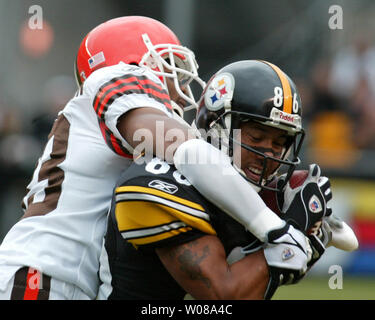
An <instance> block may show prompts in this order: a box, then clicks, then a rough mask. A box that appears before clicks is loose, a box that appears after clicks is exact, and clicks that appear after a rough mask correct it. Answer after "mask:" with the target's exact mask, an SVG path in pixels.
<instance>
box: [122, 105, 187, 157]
mask: <svg viewBox="0 0 375 320" xmlns="http://www.w3.org/2000/svg"><path fill="white" fill-rule="evenodd" d="M157 126H158V127H157ZM145 128H147V131H148V132H149V133H150V134H151V137H152V145H151V146H149V145H148V147H150V148H152V151H153V154H154V155H156V156H157V157H159V158H160V159H162V160H166V161H168V162H173V154H174V151H175V150H176V149H177V147H178V146H179V145H180V144H182V143H183V142H184V141H187V140H188V139H191V138H194V136H189V131H188V130H189V127H188V126H186V125H184V124H182V123H180V122H178V121H177V120H175V119H172V118H169V117H168V116H167V115H166V114H165V113H163V112H162V111H159V110H157V109H155V108H147V107H145V108H137V109H134V110H130V111H129V112H127V113H125V114H124V115H123V116H122V117H120V119H119V122H118V124H117V129H118V130H119V132H120V133H121V135H122V136H123V137H124V139H125V140H126V141H127V142H128V143H129V144H130V145H131V146H132V147H133V148H135V147H136V146H137V145H138V144H140V143H142V142H143V141H144V140H145V139H144V138H142V140H137V139H135V137H136V136H135V133H136V132H137V131H138V130H142V129H143V130H145ZM172 129H173V130H172ZM168 131H169V132H168ZM138 132H141V135H142V131H138Z"/></svg>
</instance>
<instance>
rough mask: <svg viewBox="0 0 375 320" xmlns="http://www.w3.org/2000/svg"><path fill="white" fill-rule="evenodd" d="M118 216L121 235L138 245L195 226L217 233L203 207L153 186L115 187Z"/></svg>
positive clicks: (158, 239)
mask: <svg viewBox="0 0 375 320" xmlns="http://www.w3.org/2000/svg"><path fill="white" fill-rule="evenodd" d="M115 200H116V208H115V216H116V221H117V226H118V229H119V231H120V233H121V235H122V237H123V238H124V239H126V240H128V241H129V242H131V243H133V244H135V245H145V244H151V243H153V244H154V243H156V242H159V241H161V240H165V239H168V238H173V237H175V236H178V235H181V234H182V233H187V232H188V231H190V230H192V229H193V228H194V229H196V230H199V231H200V232H203V233H205V234H212V235H215V234H216V231H215V230H214V229H213V227H212V226H211V223H210V221H209V220H210V218H209V216H208V214H207V213H206V212H205V211H204V209H203V207H202V206H201V205H199V204H197V203H194V202H191V201H189V200H186V199H182V198H180V197H176V196H173V195H170V194H167V193H165V192H162V191H159V190H154V189H152V188H146V187H138V186H126V187H119V188H117V189H116V198H115Z"/></svg>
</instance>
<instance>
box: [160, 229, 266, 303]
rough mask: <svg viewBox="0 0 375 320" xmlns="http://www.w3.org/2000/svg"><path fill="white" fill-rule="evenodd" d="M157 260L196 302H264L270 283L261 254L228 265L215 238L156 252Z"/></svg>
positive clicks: (204, 238) (202, 239)
mask: <svg viewBox="0 0 375 320" xmlns="http://www.w3.org/2000/svg"><path fill="white" fill-rule="evenodd" d="M156 252H157V254H158V256H159V258H160V260H161V261H162V263H163V264H164V266H165V267H166V269H167V270H168V271H169V273H170V274H171V275H172V276H173V278H174V279H175V280H176V281H177V282H178V283H179V284H180V286H181V287H182V288H184V290H185V291H186V292H187V293H189V294H190V295H192V296H193V297H194V298H195V299H203V300H204V299H206V300H207V299H212V300H218V299H224V300H234V299H251V300H255V299H263V298H264V293H265V291H266V288H267V284H268V281H269V273H268V266H267V263H266V260H265V258H264V254H263V250H259V251H257V252H255V253H252V254H250V255H248V256H246V257H244V258H243V259H241V260H239V261H237V262H235V263H233V264H232V265H229V264H228V263H227V260H226V256H225V251H224V247H223V245H222V243H221V241H220V240H219V238H218V237H216V236H209V235H207V236H203V237H201V238H199V239H197V240H194V241H191V242H188V243H186V244H183V245H179V246H174V247H165V248H159V249H157V250H156Z"/></svg>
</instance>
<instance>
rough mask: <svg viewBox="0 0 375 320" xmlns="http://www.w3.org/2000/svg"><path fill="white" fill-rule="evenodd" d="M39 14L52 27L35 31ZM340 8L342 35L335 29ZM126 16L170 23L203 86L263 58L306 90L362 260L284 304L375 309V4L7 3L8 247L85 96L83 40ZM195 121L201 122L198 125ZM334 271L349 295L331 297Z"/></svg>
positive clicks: (293, 292) (0, 96)
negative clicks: (361, 302) (316, 302)
mask: <svg viewBox="0 0 375 320" xmlns="http://www.w3.org/2000/svg"><path fill="white" fill-rule="evenodd" d="M32 5H39V6H40V7H41V8H42V13H43V19H44V20H43V28H42V29H41V30H38V29H36V30H33V29H30V28H29V25H28V23H29V20H30V18H32V16H33V13H34V11H31V12H29V9H30V7H31V6H32ZM332 5H339V6H340V7H341V8H342V11H343V28H342V29H331V28H330V27H329V24H328V21H329V19H330V18H331V17H332V15H333V14H332V13H329V8H330V7H331V6H332ZM123 15H146V16H150V17H153V18H156V19H159V20H161V21H162V22H164V23H165V24H167V25H168V26H169V27H170V28H171V29H172V30H174V31H175V33H176V34H177V35H178V36H179V38H180V39H181V41H182V43H183V44H184V45H186V46H188V47H190V48H191V49H193V50H194V51H195V53H196V56H197V58H198V62H199V65H200V74H201V76H202V78H203V79H204V80H206V81H207V80H208V78H209V76H210V75H211V74H212V73H213V72H214V71H215V70H217V69H218V68H220V67H221V66H223V65H225V64H227V63H229V62H231V61H235V60H240V59H264V60H268V61H270V62H273V63H275V64H277V65H278V66H280V67H281V68H282V69H284V70H285V71H286V72H287V73H288V74H289V75H290V76H291V77H292V78H293V79H294V80H295V82H296V83H297V86H298V87H299V90H300V93H301V95H302V101H303V106H304V125H305V128H306V131H307V140H306V141H305V147H304V150H303V160H304V165H306V164H308V163H311V162H317V163H319V164H320V165H321V167H322V168H323V172H324V174H325V175H328V176H330V177H331V178H332V184H333V187H332V189H333V194H334V203H333V210H334V212H335V213H336V214H337V215H338V216H340V217H342V218H343V219H344V220H345V221H347V222H348V223H349V224H350V225H351V226H352V227H353V228H354V229H355V231H356V232H357V235H358V238H359V241H360V249H359V250H358V251H356V252H354V253H350V254H348V253H344V252H339V251H338V250H336V249H333V248H330V249H328V251H327V254H326V255H325V257H323V258H322V261H321V262H320V264H319V265H317V266H315V267H314V268H313V270H312V271H311V273H310V274H309V275H308V277H307V279H306V280H304V281H302V282H301V283H300V284H298V285H297V286H289V287H283V288H281V289H280V290H279V292H278V293H277V294H276V296H275V298H276V299H374V298H375V180H374V178H375V125H374V123H375V39H374V31H375V19H374V16H375V3H374V2H373V1H372V0H332V1H326V0H314V1H309V0H285V1H272V0H252V1H248V0H236V1H231V2H230V3H229V2H228V1H225V0H199V1H198V0H164V1H163V0H152V1H151V0H142V1H130V0H123V1H115V0H78V1H76V0H64V1H61V0H39V1H29V0H17V1H12V0H0V39H1V41H0V48H1V50H0V61H1V63H0V110H1V112H0V240H1V239H2V238H3V237H4V235H5V234H6V232H7V231H8V230H9V228H10V227H11V226H12V225H13V224H14V223H15V222H16V221H17V220H18V219H19V218H20V216H21V215H22V212H21V206H20V204H21V200H22V197H23V196H24V194H25V188H26V185H27V183H28V182H29V180H30V177H31V173H32V170H33V168H34V166H35V162H36V161H37V159H38V157H39V154H40V152H41V150H42V147H43V144H44V143H45V141H46V137H47V134H48V132H49V129H50V126H51V123H52V122H53V120H54V117H55V115H56V113H57V111H58V110H60V109H61V108H62V107H63V106H64V104H65V103H66V101H67V100H68V99H70V97H71V96H72V95H73V94H74V92H75V90H76V88H75V82H74V76H73V62H74V59H75V54H76V51H77V48H78V46H79V44H80V41H81V39H82V38H83V37H84V36H85V34H86V33H87V32H88V31H90V29H92V28H93V27H94V26H96V25H97V24H99V23H101V22H104V21H106V20H108V19H111V18H114V17H118V16H123ZM190 116H191V115H190ZM332 265H337V266H340V267H341V268H342V270H343V286H342V289H335V290H333V289H330V288H329V285H328V284H329V280H330V277H332V276H333V274H330V273H329V267H330V266H332Z"/></svg>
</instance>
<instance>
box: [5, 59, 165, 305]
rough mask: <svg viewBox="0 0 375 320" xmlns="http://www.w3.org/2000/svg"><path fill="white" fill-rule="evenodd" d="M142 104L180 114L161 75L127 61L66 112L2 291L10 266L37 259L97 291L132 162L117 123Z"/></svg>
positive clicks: (11, 251) (8, 259) (55, 273)
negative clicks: (121, 184) (115, 197)
mask: <svg viewBox="0 0 375 320" xmlns="http://www.w3.org/2000/svg"><path fill="white" fill-rule="evenodd" d="M139 107H153V108H157V109H159V110H162V111H164V112H165V113H166V114H167V115H169V116H171V114H172V112H171V109H172V108H171V105H170V100H169V96H168V93H167V92H166V90H165V88H164V86H163V84H162V82H161V81H160V80H159V78H158V77H156V76H155V75H154V74H152V73H150V72H149V71H147V70H145V69H141V68H139V67H136V66H130V65H127V64H124V63H120V64H118V65H116V66H111V67H106V68H102V69H99V70H97V71H95V72H94V73H93V74H92V75H91V76H90V77H89V78H88V79H87V80H86V81H85V83H84V86H83V88H82V91H81V92H80V93H79V94H77V96H76V97H74V98H73V99H72V100H70V101H69V102H68V103H67V105H66V106H65V108H64V109H63V110H62V111H61V112H60V113H59V116H58V118H57V119H56V121H55V123H54V126H53V128H52V131H51V133H50V135H49V140H48V143H47V145H46V147H45V150H44V152H43V155H42V156H41V158H40V159H39V162H38V165H37V168H36V169H35V172H34V174H33V177H32V181H31V183H30V184H29V185H28V187H27V188H28V193H27V195H26V197H25V198H24V209H25V215H24V217H23V219H21V220H20V221H19V222H18V223H16V224H15V225H14V226H13V227H12V228H11V230H10V231H9V233H8V234H7V235H6V237H5V239H4V241H3V243H2V245H1V246H0V290H1V289H3V288H2V286H4V285H5V283H6V282H7V281H9V279H7V277H9V271H10V270H13V269H14V271H16V270H17V269H18V268H19V267H20V266H29V267H32V268H36V269H38V270H39V271H41V272H43V273H45V274H47V275H49V276H51V277H53V278H56V279H60V280H62V281H66V282H69V283H72V284H75V285H76V286H78V287H79V288H81V289H82V290H83V291H84V292H85V293H86V294H87V295H88V296H89V297H90V298H92V299H94V298H95V297H96V294H97V290H98V270H99V256H100V250H101V245H102V240H103V236H104V233H105V229H106V215H107V213H108V209H109V206H110V202H111V198H112V192H113V188H114V186H115V183H116V181H117V179H118V177H119V176H120V173H121V172H122V171H123V170H124V169H126V168H127V167H128V166H129V165H130V164H131V162H132V156H131V152H132V148H131V147H130V146H129V144H128V143H127V142H126V141H125V140H124V139H123V138H122V136H121V135H120V133H119V132H118V130H117V128H116V124H117V121H118V119H119V117H120V116H121V115H123V114H124V113H125V112H127V111H129V110H130V109H134V108H139Z"/></svg>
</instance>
